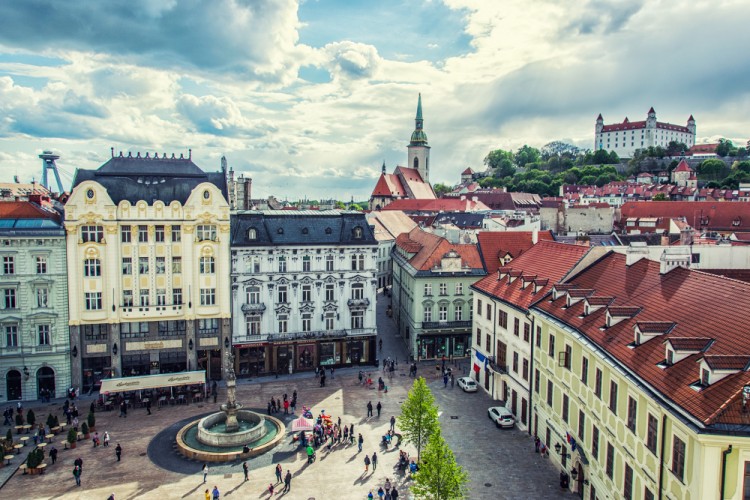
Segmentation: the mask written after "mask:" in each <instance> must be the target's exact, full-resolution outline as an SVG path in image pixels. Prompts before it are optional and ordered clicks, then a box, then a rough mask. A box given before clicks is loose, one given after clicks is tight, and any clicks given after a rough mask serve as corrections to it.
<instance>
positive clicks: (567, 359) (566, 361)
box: [561, 344, 573, 370]
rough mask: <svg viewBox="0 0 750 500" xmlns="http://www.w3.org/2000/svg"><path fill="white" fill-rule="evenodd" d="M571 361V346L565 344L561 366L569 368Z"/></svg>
mask: <svg viewBox="0 0 750 500" xmlns="http://www.w3.org/2000/svg"><path fill="white" fill-rule="evenodd" d="M572 362H573V347H572V346H571V345H569V344H565V354H564V358H563V362H562V363H561V365H562V366H563V368H567V369H568V370H570V367H571V364H572Z"/></svg>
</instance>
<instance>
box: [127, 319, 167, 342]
mask: <svg viewBox="0 0 750 500" xmlns="http://www.w3.org/2000/svg"><path fill="white" fill-rule="evenodd" d="M159 323H162V322H161V321H160V322H159ZM146 335H148V322H146V321H140V322H139V321H134V322H132V323H120V337H122V338H124V339H137V338H141V337H145V336H146Z"/></svg>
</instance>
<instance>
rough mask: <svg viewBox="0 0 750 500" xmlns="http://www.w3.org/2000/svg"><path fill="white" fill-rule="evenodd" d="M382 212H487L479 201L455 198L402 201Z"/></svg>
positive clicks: (389, 205)
mask: <svg viewBox="0 0 750 500" xmlns="http://www.w3.org/2000/svg"><path fill="white" fill-rule="evenodd" d="M383 210H403V211H404V212H435V213H437V212H476V211H480V210H489V207H487V206H486V205H485V204H484V203H482V202H481V201H472V200H466V199H463V200H462V199H456V198H438V199H432V200H431V199H419V200H412V199H404V200H396V201H393V202H391V203H389V204H388V205H387V206H386V207H384V208H383Z"/></svg>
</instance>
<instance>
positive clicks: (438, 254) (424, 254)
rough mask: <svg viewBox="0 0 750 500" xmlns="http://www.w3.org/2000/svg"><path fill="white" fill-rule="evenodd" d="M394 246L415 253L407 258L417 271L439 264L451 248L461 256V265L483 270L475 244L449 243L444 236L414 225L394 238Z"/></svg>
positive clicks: (426, 269) (429, 268)
mask: <svg viewBox="0 0 750 500" xmlns="http://www.w3.org/2000/svg"><path fill="white" fill-rule="evenodd" d="M396 246H398V247H399V248H402V249H403V250H404V251H406V252H408V253H413V254H416V255H414V256H412V257H411V258H410V259H409V263H410V264H411V265H412V266H413V267H414V268H415V269H417V270H418V271H429V270H431V269H432V268H434V267H436V266H440V264H441V261H442V259H443V257H444V256H445V254H447V253H448V252H450V251H451V250H453V251H455V252H457V253H458V254H459V255H460V256H461V264H462V266H468V268H470V269H475V270H482V271H483V270H484V267H483V266H482V259H480V258H479V251H478V250H477V246H476V245H473V244H454V243H450V242H449V241H448V240H446V239H445V238H441V237H440V236H437V235H435V234H432V233H428V232H427V231H423V230H422V229H421V228H419V227H415V228H414V229H412V230H411V231H409V233H404V234H400V235H399V236H398V237H397V238H396Z"/></svg>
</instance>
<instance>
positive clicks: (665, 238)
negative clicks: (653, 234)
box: [661, 234, 669, 247]
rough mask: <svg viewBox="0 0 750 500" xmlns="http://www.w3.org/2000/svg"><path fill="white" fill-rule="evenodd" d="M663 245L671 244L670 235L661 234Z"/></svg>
mask: <svg viewBox="0 0 750 500" xmlns="http://www.w3.org/2000/svg"><path fill="white" fill-rule="evenodd" d="M661 246H663V247H666V246H669V236H667V235H666V234H662V235H661Z"/></svg>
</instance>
